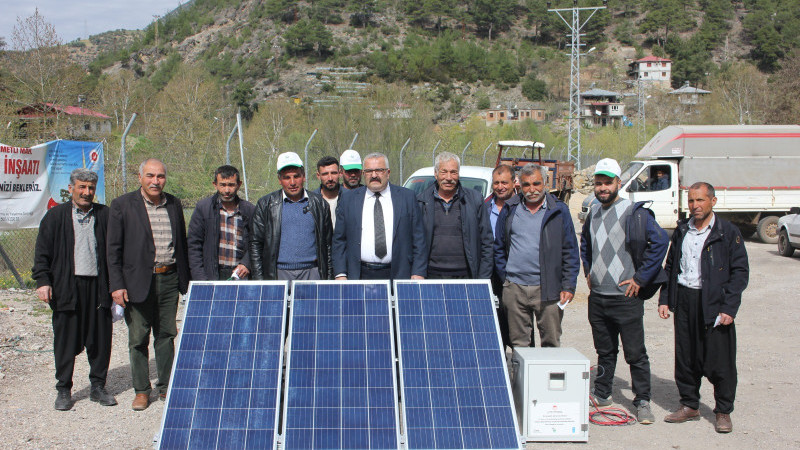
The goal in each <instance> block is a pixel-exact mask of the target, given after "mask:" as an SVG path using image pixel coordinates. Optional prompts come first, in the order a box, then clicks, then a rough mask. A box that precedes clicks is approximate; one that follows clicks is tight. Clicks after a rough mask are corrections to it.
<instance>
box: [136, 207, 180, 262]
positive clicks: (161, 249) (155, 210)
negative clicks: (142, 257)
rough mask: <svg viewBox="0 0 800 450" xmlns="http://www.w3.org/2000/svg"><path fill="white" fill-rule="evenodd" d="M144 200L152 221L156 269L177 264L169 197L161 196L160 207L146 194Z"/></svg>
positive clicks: (148, 215)
mask: <svg viewBox="0 0 800 450" xmlns="http://www.w3.org/2000/svg"><path fill="white" fill-rule="evenodd" d="M142 198H143V199H144V207H145V209H146V210H147V217H148V218H149V219H150V229H151V230H152V232H153V244H155V246H156V257H155V260H154V261H153V262H154V263H155V267H161V266H169V265H172V264H175V243H174V242H172V226H171V225H170V221H169V213H168V212H167V197H166V196H165V195H164V194H161V201H160V202H159V204H158V205H156V204H155V203H153V202H151V201H150V199H148V198H147V197H145V195H144V193H142Z"/></svg>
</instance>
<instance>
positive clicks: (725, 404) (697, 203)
mask: <svg viewBox="0 0 800 450" xmlns="http://www.w3.org/2000/svg"><path fill="white" fill-rule="evenodd" d="M688 199H689V201H688V203H689V211H690V213H691V216H692V217H691V218H690V219H689V220H688V221H683V222H681V223H679V224H678V228H677V229H676V230H675V233H674V234H673V235H672V240H671V243H670V248H669V253H668V254H667V263H666V266H665V270H666V272H667V275H668V277H669V281H668V283H667V285H666V286H665V287H664V288H663V289H662V290H661V297H660V298H659V302H658V314H659V316H661V318H662V319H667V318H669V316H670V314H669V311H672V312H674V313H675V384H677V385H678V393H679V394H680V397H681V400H680V402H681V407H680V408H679V409H678V410H677V411H675V412H673V413H672V414H670V415H668V416H667V417H665V418H664V421H665V422H671V423H681V422H686V421H688V420H698V419H699V418H700V413H699V411H698V408H699V406H700V380H701V379H702V377H703V376H705V377H706V378H708V379H709V380H710V381H711V383H712V384H713V385H714V399H715V401H716V406H715V407H714V412H715V413H716V425H715V429H716V430H717V432H718V433H730V432H731V431H732V430H733V424H732V423H731V418H730V413H731V412H732V411H733V401H734V397H735V396H736V382H737V374H736V328H735V325H734V323H733V321H734V318H735V317H736V313H737V312H738V311H739V305H740V304H741V303H742V292H743V291H744V289H745V288H746V287H747V281H748V277H749V273H750V269H749V266H748V262H747V251H746V250H745V247H744V241H743V239H742V235H741V233H740V232H739V229H738V228H737V227H735V226H733V225H732V224H731V223H730V222H728V221H726V220H725V219H723V218H721V217H717V216H716V215H715V214H714V212H713V208H714V205H715V204H716V203H717V198H716V197H715V196H714V187H713V186H711V185H710V184H708V183H704V182H698V183H695V184H693V185H691V186H690V187H689V195H688Z"/></svg>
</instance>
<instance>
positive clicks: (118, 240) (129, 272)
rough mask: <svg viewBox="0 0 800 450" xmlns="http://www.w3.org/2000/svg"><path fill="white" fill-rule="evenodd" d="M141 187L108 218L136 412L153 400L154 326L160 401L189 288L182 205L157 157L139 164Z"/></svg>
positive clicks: (115, 294)
mask: <svg viewBox="0 0 800 450" xmlns="http://www.w3.org/2000/svg"><path fill="white" fill-rule="evenodd" d="M139 183H140V184H141V188H140V189H137V190H135V191H133V192H129V193H127V194H124V195H122V196H120V197H117V198H116V199H114V201H112V202H111V210H110V212H109V218H108V246H107V258H108V278H109V286H110V289H111V297H112V299H113V300H114V303H116V304H118V305H120V306H123V307H125V323H126V324H127V325H128V349H129V352H130V359H131V379H132V381H133V390H134V392H135V393H136V397H135V398H134V400H133V403H132V404H131V408H133V410H135V411H142V410H144V409H147V406H148V405H149V403H150V389H151V386H150V367H149V359H150V357H149V352H148V346H149V345H150V330H151V329H152V332H153V347H154V349H155V354H156V370H157V372H158V382H157V383H156V389H157V390H158V394H159V397H160V398H161V399H164V398H166V396H167V388H168V387H169V377H170V374H171V373H172V360H173V358H174V357H175V336H176V335H177V334H178V328H177V326H176V323H175V317H176V315H177V313H178V299H179V297H180V294H185V293H186V290H187V289H188V287H189V257H188V254H187V250H186V223H185V221H184V219H183V207H181V202H180V200H178V199H177V198H176V197H174V196H172V195H170V194H167V193H166V192H164V186H165V185H166V184H167V168H166V167H165V166H164V163H162V162H161V161H159V160H157V159H153V158H151V159H148V160H145V161H144V162H143V163H142V164H141V165H140V166H139Z"/></svg>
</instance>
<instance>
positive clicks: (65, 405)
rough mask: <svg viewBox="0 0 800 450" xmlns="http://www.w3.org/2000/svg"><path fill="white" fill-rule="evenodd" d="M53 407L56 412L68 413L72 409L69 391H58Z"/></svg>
mask: <svg viewBox="0 0 800 450" xmlns="http://www.w3.org/2000/svg"><path fill="white" fill-rule="evenodd" d="M54 407H55V409H57V410H58V411H69V410H70V409H72V394H71V393H70V391H58V396H57V397H56V404H55V406H54Z"/></svg>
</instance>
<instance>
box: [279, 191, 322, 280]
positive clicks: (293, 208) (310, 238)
mask: <svg viewBox="0 0 800 450" xmlns="http://www.w3.org/2000/svg"><path fill="white" fill-rule="evenodd" d="M316 260H317V239H316V235H315V234H314V216H313V215H312V214H311V213H310V212H309V211H308V198H304V199H302V200H300V201H298V202H293V201H291V200H289V199H284V201H283V212H282V213H281V246H280V249H279V250H278V268H279V269H283V270H296V269H310V268H312V267H314V266H316Z"/></svg>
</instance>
